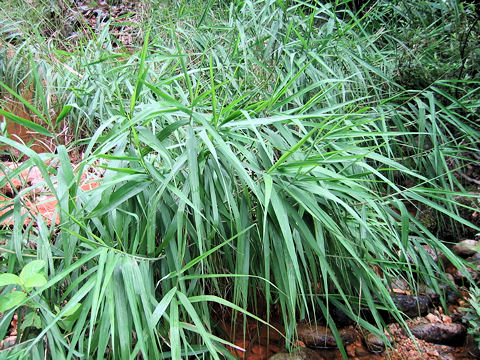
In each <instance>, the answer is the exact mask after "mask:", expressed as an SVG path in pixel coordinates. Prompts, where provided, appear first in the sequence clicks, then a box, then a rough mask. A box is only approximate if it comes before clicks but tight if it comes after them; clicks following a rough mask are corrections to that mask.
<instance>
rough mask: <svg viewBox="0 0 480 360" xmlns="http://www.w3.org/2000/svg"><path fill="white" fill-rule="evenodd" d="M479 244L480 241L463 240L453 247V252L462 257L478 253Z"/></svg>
mask: <svg viewBox="0 0 480 360" xmlns="http://www.w3.org/2000/svg"><path fill="white" fill-rule="evenodd" d="M477 246H478V241H476V240H468V239H467V240H462V241H460V242H459V243H458V244H456V245H455V246H454V247H453V252H454V253H455V254H457V255H458V256H460V257H463V258H467V257H469V256H472V255H475V254H476V253H478V251H477V249H476V247H477Z"/></svg>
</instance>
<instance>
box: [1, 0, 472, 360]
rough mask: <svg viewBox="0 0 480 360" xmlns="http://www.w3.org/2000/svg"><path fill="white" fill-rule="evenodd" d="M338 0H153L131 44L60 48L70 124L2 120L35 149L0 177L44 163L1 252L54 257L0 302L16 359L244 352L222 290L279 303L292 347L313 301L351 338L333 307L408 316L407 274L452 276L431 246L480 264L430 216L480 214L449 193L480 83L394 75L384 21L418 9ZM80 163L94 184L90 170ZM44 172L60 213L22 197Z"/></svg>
mask: <svg viewBox="0 0 480 360" xmlns="http://www.w3.org/2000/svg"><path fill="white" fill-rule="evenodd" d="M194 4H195V3H194ZM337 5H338V4H337ZM432 6H433V5H432ZM336 9H337V8H336V7H335V6H334V4H333V3H330V2H327V3H320V2H315V3H314V2H303V1H277V2H275V1H254V2H253V1H248V0H247V1H243V2H231V3H224V4H215V3H214V2H208V3H207V4H206V5H205V4H203V5H202V7H199V8H195V6H194V5H191V4H190V5H188V4H180V6H178V7H176V6H174V5H172V6H171V7H158V8H156V7H155V6H152V11H154V12H153V13H152V16H151V24H150V27H149V29H148V30H147V31H146V35H145V37H144V39H143V44H142V45H143V46H142V49H141V50H139V51H137V52H135V53H134V54H131V55H130V54H127V53H125V52H122V51H121V50H119V49H116V48H114V47H113V46H111V44H112V38H111V35H110V34H109V33H108V27H105V30H104V31H103V32H102V33H100V34H99V35H98V36H97V37H96V38H95V39H93V40H91V41H89V42H88V43H86V45H85V46H83V47H82V48H81V49H77V50H76V51H75V53H74V54H64V55H65V57H64V58H63V60H62V64H63V65H62V66H57V67H55V72H53V71H52V77H51V79H50V80H49V81H50V83H51V84H53V86H54V88H55V89H56V91H59V92H60V93H61V94H62V99H63V100H62V101H61V102H60V103H61V105H62V106H67V108H65V107H63V108H62V109H68V110H65V112H63V111H60V114H62V113H65V114H66V113H67V112H68V116H67V117H66V118H65V121H68V122H69V126H70V128H71V129H72V131H74V133H75V134H76V141H75V142H73V143H72V144H71V145H67V146H64V145H59V146H58V147H57V151H56V153H50V154H36V153H34V152H33V151H31V150H30V149H28V148H27V147H25V146H24V145H22V144H20V143H18V142H15V141H13V140H12V139H8V138H7V137H1V138H0V141H1V142H2V143H3V144H6V145H8V146H11V147H13V148H15V149H17V150H18V151H20V152H21V153H22V154H25V155H27V156H28V159H27V160H26V161H24V162H23V163H22V164H21V165H20V167H19V168H15V169H12V168H7V167H5V166H3V168H2V171H3V174H2V177H1V178H0V187H3V186H6V185H7V184H8V183H9V182H11V181H12V179H14V178H17V177H18V176H19V174H20V172H21V171H22V170H24V169H28V168H30V167H33V166H36V167H37V168H38V169H39V170H40V172H41V174H42V176H43V181H42V182H40V183H36V184H27V185H26V186H25V187H24V188H23V189H20V190H19V191H18V192H15V191H14V192H13V193H12V194H10V196H8V197H7V198H6V199H5V200H4V201H3V209H4V210H5V211H6V212H5V213H4V214H3V215H2V216H1V217H0V219H2V221H3V220H8V219H13V225H12V226H11V227H8V226H4V229H3V230H2V232H1V236H2V237H3V240H2V241H3V243H4V245H3V248H4V251H3V253H2V255H1V256H2V267H3V269H4V270H5V272H8V273H11V274H19V273H20V272H21V269H22V268H23V267H24V266H25V264H27V263H29V262H30V260H31V259H39V260H43V261H44V268H43V269H41V271H43V273H44V274H45V276H46V279H47V282H46V283H45V284H42V285H41V286H38V287H36V288H33V289H30V290H28V294H27V296H26V298H25V299H24V300H22V301H21V302H17V303H15V304H14V305H13V307H11V309H8V310H7V311H6V312H5V313H4V314H3V317H2V318H1V319H0V337H2V338H4V337H5V334H7V332H8V330H9V324H10V322H11V320H12V317H13V316H14V315H15V314H16V315H17V318H18V319H19V321H25V319H30V321H31V322H30V323H27V325H25V326H24V327H23V328H22V326H21V325H19V329H22V331H21V333H19V336H18V337H17V344H16V345H15V346H14V347H13V348H12V349H11V350H9V356H11V357H12V358H14V357H16V358H22V357H23V356H26V354H30V356H31V357H32V358H35V359H36V358H40V357H42V358H43V356H44V354H45V353H48V354H49V356H51V357H52V358H59V359H60V358H77V357H78V358H80V357H86V358H99V359H101V358H121V359H123V358H125V359H126V358H132V357H136V356H139V357H140V356H141V357H143V358H170V357H171V358H173V359H181V358H186V357H187V356H192V357H193V356H195V357H198V358H214V359H219V358H220V357H222V356H223V357H227V358H233V355H231V354H230V353H229V352H228V351H226V348H225V347H224V345H230V346H234V345H232V344H229V343H228V341H226V340H224V339H221V338H220V337H217V336H216V335H215V334H218V332H216V330H217V329H216V320H217V319H216V318H215V316H214V315H215V314H214V311H213V310H212V309H215V306H221V307H224V308H229V309H231V310H232V311H233V312H234V313H237V316H243V315H245V316H247V315H248V316H251V317H253V318H254V319H256V320H257V321H259V322H270V321H271V320H272V319H271V318H270V314H271V313H273V309H274V308H276V309H280V312H281V319H282V323H283V326H284V335H285V339H286V344H287V347H289V348H290V347H292V346H293V343H294V339H295V336H296V323H297V321H300V320H307V321H312V322H314V321H324V322H326V323H327V325H328V326H330V327H331V328H332V330H333V331H334V334H335V336H337V338H339V335H338V332H337V330H336V325H335V322H334V321H333V319H332V316H331V309H332V308H333V307H335V308H337V309H340V310H342V311H343V312H344V313H345V314H346V315H347V316H348V317H350V318H351V319H352V320H354V321H356V322H357V323H358V324H359V326H360V327H362V328H364V329H366V330H368V331H371V332H374V333H375V334H377V335H379V336H383V331H384V325H385V324H384V320H383V318H382V316H381V312H383V311H387V312H389V313H390V314H391V316H392V317H393V318H395V319H396V320H398V321H399V322H402V321H403V317H402V314H401V313H400V311H398V310H397V309H396V307H395V304H394V302H393V300H392V298H391V296H390V292H389V290H388V289H389V283H390V282H391V281H392V280H393V279H396V278H398V277H402V278H405V279H406V280H407V281H409V283H410V284H411V285H412V287H413V288H416V283H417V282H423V283H426V284H428V285H429V286H430V287H432V288H433V289H434V290H436V291H437V292H439V293H441V291H440V285H441V284H442V283H445V284H449V280H448V279H447V278H446V276H445V275H444V272H443V271H442V268H441V264H439V263H438V262H436V261H435V260H434V258H432V257H431V256H430V255H429V252H428V248H431V249H433V250H434V251H436V252H439V253H442V254H444V256H445V257H446V258H447V259H448V260H449V261H450V262H451V263H452V264H453V265H455V266H456V267H457V268H458V269H459V270H460V271H462V272H463V273H464V274H465V276H466V277H467V279H468V278H469V275H468V273H467V271H466V268H465V266H464V265H463V263H462V262H461V261H460V260H459V259H458V258H457V257H456V256H455V255H454V254H453V253H452V252H451V251H450V249H449V247H448V246H446V245H447V244H446V243H445V242H443V241H442V239H441V237H440V235H441V229H442V228H441V226H440V227H437V228H435V229H434V230H432V228H429V227H428V226H427V225H426V224H425V223H424V222H423V221H422V219H421V216H420V215H421V213H422V212H424V211H427V210H428V209H431V210H433V211H434V212H435V213H436V214H441V216H442V217H441V220H442V221H444V222H446V223H450V222H453V223H454V224H456V225H458V226H460V225H461V226H466V227H470V228H473V229H475V230H476V231H478V230H479V229H478V227H475V225H474V224H471V223H469V222H468V221H467V220H465V219H463V218H462V217H460V216H459V212H458V208H459V205H458V204H457V202H456V200H455V199H456V197H455V196H456V195H457V192H458V193H461V192H462V190H463V188H464V184H463V183H462V182H461V180H459V178H458V177H457V176H456V171H457V170H458V168H461V167H462V166H465V164H466V163H468V161H469V159H468V158H467V157H465V156H462V155H460V154H461V152H462V151H465V150H472V149H474V148H475V147H476V144H477V143H478V141H479V138H480V136H479V131H478V127H476V126H475V124H474V123H473V118H474V114H475V112H476V111H477V106H478V102H477V101H474V100H472V99H474V98H475V94H476V90H471V92H469V93H466V94H462V96H460V97H454V95H452V91H450V90H453V89H454V88H455V87H457V86H459V85H458V81H459V79H452V78H451V77H446V78H442V77H439V78H437V79H435V80H434V81H433V82H432V83H429V84H428V86H425V87H423V88H421V89H418V88H411V87H409V86H408V84H406V83H402V82H401V81H399V79H397V78H396V73H397V72H398V67H397V64H396V62H395V61H394V60H395V59H396V56H397V49H396V48H395V46H393V45H392V44H393V42H394V41H396V40H398V39H399V36H400V35H399V34H398V32H396V29H395V28H394V29H390V28H389V27H388V26H387V25H388V24H390V21H391V13H390V12H391V11H393V12H394V14H396V15H397V16H399V17H400V16H401V15H402V14H401V12H400V10H398V9H397V8H396V7H391V8H389V5H388V2H382V1H380V2H378V3H376V4H375V5H374V6H372V7H364V8H362V9H361V11H359V12H353V11H352V10H349V8H348V6H346V7H344V8H343V10H342V11H343V13H341V14H340V13H339V12H338V11H337V12H336V11H335V10H336ZM337 10H338V9H337ZM387 10H388V11H387ZM219 14H221V15H222V16H221V18H220V20H219V16H218V15H219ZM175 17H178V19H180V21H178V22H177V23H172V22H171V21H170V20H169V19H170V18H175ZM57 65H58V64H57ZM45 66H46V67H48V66H52V68H53V66H54V64H53V63H46V65H45ZM32 76H33V78H34V79H37V78H38V76H40V75H38V73H32ZM461 80H462V81H463V82H468V84H469V85H472V87H473V84H474V83H475V81H476V80H474V79H467V80H466V79H461ZM37 83H38V81H37ZM453 94H454V91H453ZM31 110H32V111H33V109H31ZM41 110H44V108H42V109H41ZM37 111H38V112H39V113H41V111H39V110H37ZM5 116H6V117H10V119H12V118H14V117H13V116H12V115H9V114H8V113H6V114H5ZM16 120H17V121H19V120H18V119H16ZM42 126H43V129H44V130H45V131H50V132H53V131H54V129H50V128H49V127H48V126H49V125H48V123H47V124H43V125H42ZM74 147H80V148H81V150H82V153H83V156H82V160H81V161H79V162H78V163H76V164H73V163H72V162H71V160H70V158H69V155H68V154H69V151H70V150H72V149H73V148H74ZM451 159H453V161H452V160H451ZM452 164H453V165H452ZM85 172H90V173H96V174H97V175H96V176H97V177H96V179H95V180H94V181H95V182H98V185H99V186H98V187H95V188H94V189H92V190H84V189H83V188H82V186H81V185H82V184H83V181H84V179H83V178H82V174H84V173H85ZM99 174H101V175H99ZM38 188H43V189H44V190H45V189H46V190H48V192H50V193H52V194H53V195H54V197H55V199H56V200H57V202H58V205H57V207H56V214H55V215H54V216H53V217H51V218H49V219H46V218H44V217H42V216H41V215H39V214H37V213H35V212H34V211H32V210H31V209H30V210H29V209H28V208H26V203H25V199H26V198H28V197H29V196H32V195H31V194H33V193H34V192H35V191H36V189H38ZM56 215H58V224H56V222H55V221H53V220H54V219H55V218H56ZM26 219H28V221H25V220H26ZM32 244H33V245H32ZM6 286H7V287H6V288H5V289H4V290H3V291H4V292H10V291H11V290H13V289H14V288H17V289H19V287H18V286H17V285H15V284H14V283H8V284H6ZM443 301H444V300H443ZM212 304H215V305H214V306H212ZM259 304H262V305H265V308H266V309H267V312H266V314H259V313H257V312H256V310H257V309H256V305H259ZM247 309H248V311H247ZM263 315H265V316H263ZM367 320H368V321H367ZM340 347H341V344H340ZM341 351H342V352H343V354H344V356H346V354H345V351H344V349H343V348H342V347H341Z"/></svg>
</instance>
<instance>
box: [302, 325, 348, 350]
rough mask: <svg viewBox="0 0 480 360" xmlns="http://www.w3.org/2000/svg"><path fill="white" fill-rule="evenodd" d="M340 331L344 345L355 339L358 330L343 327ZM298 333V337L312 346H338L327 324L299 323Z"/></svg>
mask: <svg viewBox="0 0 480 360" xmlns="http://www.w3.org/2000/svg"><path fill="white" fill-rule="evenodd" d="M339 333H340V338H341V339H342V342H343V345H348V344H351V343H352V342H354V341H355V338H356V332H355V330H354V329H353V328H351V327H350V328H346V329H341V330H339ZM297 334H298V339H299V340H301V341H302V342H304V343H305V345H306V346H308V347H311V348H318V349H328V348H336V347H338V346H337V342H336V340H335V337H334V336H333V334H332V332H331V331H330V329H328V328H326V327H325V326H321V325H317V326H314V325H313V326H311V325H307V324H298V325H297Z"/></svg>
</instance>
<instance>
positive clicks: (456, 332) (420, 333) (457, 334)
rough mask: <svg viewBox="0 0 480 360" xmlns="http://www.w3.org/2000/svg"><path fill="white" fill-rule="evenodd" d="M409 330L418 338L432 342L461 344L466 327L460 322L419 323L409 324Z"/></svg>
mask: <svg viewBox="0 0 480 360" xmlns="http://www.w3.org/2000/svg"><path fill="white" fill-rule="evenodd" d="M409 328H410V331H411V332H412V334H413V335H414V336H415V337H417V338H418V339H421V340H425V341H428V342H430V343H434V344H443V345H461V344H463V342H464V341H465V335H466V329H465V326H463V325H462V324H455V323H451V324H441V323H440V324H432V323H427V322H423V323H419V324H412V325H409Z"/></svg>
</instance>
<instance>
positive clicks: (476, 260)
mask: <svg viewBox="0 0 480 360" xmlns="http://www.w3.org/2000/svg"><path fill="white" fill-rule="evenodd" d="M466 260H467V261H468V262H471V263H472V264H473V265H477V266H479V265H480V253H478V252H477V253H475V254H473V255H472V256H470V257H468V258H467V259H466Z"/></svg>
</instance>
